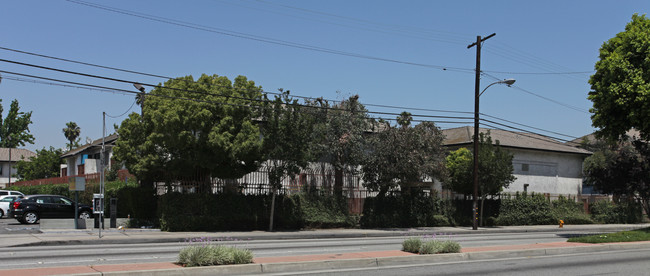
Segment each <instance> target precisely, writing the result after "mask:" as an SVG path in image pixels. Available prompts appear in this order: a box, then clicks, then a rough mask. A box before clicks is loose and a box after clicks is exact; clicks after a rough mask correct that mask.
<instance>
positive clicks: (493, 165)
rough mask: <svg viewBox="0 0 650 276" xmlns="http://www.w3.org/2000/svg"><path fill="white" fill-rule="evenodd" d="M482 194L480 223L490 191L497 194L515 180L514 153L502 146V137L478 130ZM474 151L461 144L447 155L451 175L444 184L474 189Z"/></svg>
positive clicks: (463, 191)
mask: <svg viewBox="0 0 650 276" xmlns="http://www.w3.org/2000/svg"><path fill="white" fill-rule="evenodd" d="M479 143H480V144H479V145H480V146H479V167H478V172H479V197H480V198H481V208H480V213H481V225H482V224H483V205H484V203H485V199H486V197H487V196H488V195H496V194H498V193H500V192H501V191H503V189H504V188H508V187H509V186H510V183H512V182H514V181H515V179H516V178H515V176H514V175H513V174H512V173H513V172H514V167H513V166H512V159H513V155H512V154H511V153H509V152H508V151H506V150H504V149H502V148H501V146H500V145H499V140H496V142H495V143H493V142H492V137H490V133H489V132H488V133H487V134H484V133H480V134H479ZM473 162H474V157H473V152H471V151H470V150H468V149H466V148H460V149H458V150H456V151H453V152H451V153H450V154H449V155H448V156H447V163H446V166H447V170H448V171H449V179H448V181H447V182H446V183H445V187H446V188H448V189H450V190H452V191H454V192H456V193H459V194H464V195H469V194H473V193H474V178H473V176H472V175H473V172H474V164H473Z"/></svg>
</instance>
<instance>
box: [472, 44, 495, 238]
mask: <svg viewBox="0 0 650 276" xmlns="http://www.w3.org/2000/svg"><path fill="white" fill-rule="evenodd" d="M495 35H496V33H493V34H491V35H488V36H487V37H485V38H483V39H482V38H481V36H480V35H479V36H476V42H475V43H472V44H470V45H468V46H467V49H469V48H472V46H476V78H475V81H474V172H473V178H474V194H473V201H472V230H477V229H478V114H479V111H478V106H479V97H480V96H481V93H479V91H480V86H481V43H482V42H483V41H485V40H488V39H489V38H491V37H493V36H495Z"/></svg>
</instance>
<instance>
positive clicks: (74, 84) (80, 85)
mask: <svg viewBox="0 0 650 276" xmlns="http://www.w3.org/2000/svg"><path fill="white" fill-rule="evenodd" d="M0 72H2V73H6V74H11V75H19V76H25V77H30V78H36V79H43V80H49V81H54V82H58V83H48V82H43V81H36V80H25V79H20V78H15V77H11V76H8V77H7V76H5V77H4V78H5V79H8V80H15V81H23V82H33V83H40V84H47V85H59V86H66V87H75V88H80V89H89V90H95V91H100V92H113V93H114V92H119V93H121V94H139V93H140V92H135V91H129V90H124V89H119V88H111V87H105V86H98V85H92V84H85V83H78V82H71V81H65V80H59V79H53V78H46V77H40V76H34V75H28V74H22V73H16V72H10V71H4V70H0ZM61 83H63V84H61ZM147 96H156V97H163V98H168V99H174V100H189V101H194V102H202V103H212V104H220V105H229V106H237V107H244V108H252V107H254V106H251V105H239V104H231V103H224V102H216V101H208V100H199V99H193V98H185V97H175V96H168V95H160V94H147ZM134 104H135V101H134V102H133V103H132V105H131V107H129V109H128V110H127V111H126V112H125V113H123V114H121V115H119V116H110V115H109V117H111V118H118V117H121V116H123V115H124V114H126V113H127V112H128V111H129V110H131V109H132V108H133V105H134ZM298 106H301V107H307V108H317V109H327V110H337V111H344V112H346V110H342V109H337V108H332V107H319V106H308V105H298ZM362 112H365V113H368V114H381V115H396V116H399V115H400V114H399V113H389V112H375V111H368V110H366V111H362ZM353 113H354V112H353ZM411 116H412V117H422V118H438V119H460V120H471V119H473V118H471V117H452V116H432V115H418V114H411ZM367 119H369V120H377V119H381V120H386V121H396V120H397V119H394V118H382V117H374V118H373V117H367ZM481 120H483V121H485V122H489V123H492V124H496V125H500V126H503V127H507V128H511V129H516V130H520V131H523V132H525V133H530V134H535V135H540V136H543V137H548V138H552V139H556V140H564V141H569V140H565V139H561V138H557V137H551V136H548V135H543V134H539V133H535V132H531V131H527V130H524V129H520V128H516V127H513V126H509V125H506V124H502V123H498V122H494V121H491V120H486V119H481ZM412 121H414V122H434V123H439V124H461V125H463V124H465V125H468V124H470V122H469V121H442V120H418V119H414V120H412ZM484 125H489V124H486V123H484ZM489 126H491V127H493V128H495V129H500V130H504V129H501V128H499V127H494V126H493V125H489ZM506 131H507V130H506ZM562 135H563V134H562ZM565 136H566V135H565ZM529 137H531V138H535V137H532V136H529ZM537 139H538V138H537ZM541 140H544V139H541ZM544 141H547V140H544ZM558 143H559V142H558ZM559 144H561V143H559Z"/></svg>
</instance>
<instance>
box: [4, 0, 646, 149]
mask: <svg viewBox="0 0 650 276" xmlns="http://www.w3.org/2000/svg"><path fill="white" fill-rule="evenodd" d="M75 2H77V3H75ZM81 2H84V3H95V4H100V5H103V6H108V7H111V8H116V9H120V10H122V11H123V12H128V13H131V14H133V13H138V14H143V15H141V17H135V16H130V15H126V14H123V13H115V12H111V11H108V10H105V9H98V8H94V7H90V6H88V5H83V4H80V3H81ZM649 9H650V5H648V3H647V1H624V0H623V1H616V2H613V1H336V0H334V1H298V0H283V1H271V0H263V1H253V0H241V1H233V0H223V1H221V0H212V1H210V0H201V1H199V0H196V1H153V0H152V1H121V0H116V1H97V0H83V1H81V0H80V1H76V0H75V1H64V0H56V1H54V0H49V1H4V2H3V4H2V6H1V8H0V37H1V39H0V47H4V48H9V49H15V50H21V51H27V52H32V53H38V54H42V55H48V56H53V57H58V58H65V59H72V60H77V61H83V62H87V63H93V64H98V65H103V66H110V67H116V68H121V69H128V70H134V71H139V72H145V73H150V74H157V75H163V76H171V77H178V76H184V75H193V76H195V77H198V76H200V74H202V73H208V74H218V75H224V76H227V77H229V78H230V79H233V78H234V77H236V76H237V75H244V76H247V77H248V78H249V79H250V80H253V81H255V82H256V84H258V85H261V86H262V87H263V89H264V90H265V91H270V92H275V91H277V89H278V88H284V89H288V90H291V92H292V94H294V95H299V96H306V97H321V96H322V97H324V98H327V99H341V98H342V97H346V96H350V95H354V94H358V95H359V96H360V101H361V102H362V103H365V104H373V105H391V106H399V107H403V108H397V109H392V108H382V107H377V106H368V109H369V110H371V111H378V112H388V113H399V112H401V111H403V110H406V111H410V112H411V113H413V114H415V115H436V116H437V115H441V116H468V114H462V113H448V112H444V113H442V112H434V111H428V110H421V109H429V110H445V111H463V112H473V110H474V101H473V95H474V73H473V72H472V70H473V69H474V68H475V54H476V50H475V48H472V49H467V45H469V44H471V43H473V42H475V41H476V36H477V35H481V36H487V35H489V34H491V33H496V36H494V37H492V38H490V39H489V40H487V41H486V42H484V44H483V51H482V62H481V69H482V71H483V72H485V73H487V75H484V76H483V77H482V79H481V88H484V87H486V86H487V85H489V84H490V83H492V82H494V81H495V80H496V79H505V78H515V79H517V82H516V83H515V85H514V87H510V88H508V87H506V86H503V85H495V86H492V87H490V88H489V90H487V91H486V92H485V94H484V95H483V96H482V97H481V112H482V113H485V114H487V115H490V116H495V117H498V118H501V119H505V120H508V121H510V122H505V121H500V120H495V121H498V122H500V123H503V124H506V125H511V126H518V125H515V124H514V123H512V122H515V123H519V124H523V125H526V126H530V127H535V128H538V129H544V130H549V131H553V132H555V134H553V133H548V132H543V131H540V130H537V129H531V128H528V127H522V126H518V127H520V128H524V129H526V130H531V131H534V132H538V133H542V134H548V135H551V136H554V137H558V138H563V139H571V138H570V137H571V136H574V137H577V136H582V135H585V134H588V133H591V132H592V131H593V130H594V129H593V128H592V127H591V120H590V114H589V113H588V109H589V108H590V107H591V102H590V101H588V100H587V99H586V97H587V93H588V92H589V84H588V83H587V80H588V79H589V76H590V74H591V73H589V72H592V71H593V68H594V63H595V62H596V61H597V60H598V49H599V48H600V46H601V45H602V43H603V42H604V41H606V40H608V39H609V38H611V37H613V36H615V35H616V33H618V32H621V31H623V30H624V27H625V24H626V23H628V22H629V21H630V18H631V16H632V14H634V13H639V14H645V13H648V10H649ZM142 16H147V17H148V16H155V17H156V18H158V19H159V20H161V21H165V22H170V21H182V22H184V23H183V24H187V23H190V24H193V25H194V26H198V25H200V26H202V27H200V28H187V27H184V26H179V25H177V24H176V25H174V24H168V23H163V22H160V21H153V20H148V19H144V18H142ZM206 30H207V31H206ZM224 33H228V34H235V33H236V34H237V35H238V36H255V37H256V38H258V39H259V38H262V39H263V40H269V39H271V40H276V41H283V42H282V43H285V44H286V43H298V44H302V45H307V46H309V48H311V49H313V48H314V47H318V48H322V49H326V51H330V50H334V51H340V52H345V53H349V54H353V55H357V56H358V55H362V56H367V57H371V58H370V59H367V58H357V57H350V56H345V55H335V54H330V53H324V52H322V51H313V50H306V49H299V48H295V47H287V46H283V45H278V44H272V43H266V42H261V41H259V40H253V39H245V38H241V37H236V36H232V35H226V34H224ZM375 58H378V59H384V60H392V61H397V62H387V61H382V60H377V59H375ZM0 59H4V60H9V61H18V62H23V63H29V64H36V65H40V66H47V67H52V68H58V69H64V70H70V71H75V72H83V73H86V74H94V75H100V76H106V77H112V78H118V79H124V80H132V81H138V82H142V83H159V82H162V81H164V80H163V79H160V78H154V77H148V76H142V75H135V74H127V73H123V72H117V71H111V70H106V69H100V68H95V67H90V66H83V65H79V64H73V63H66V62H62V61H56V60H51V59H46V58H41V57H35V56H30V55H25V54H20V53H16V52H12V51H7V50H0ZM405 63H410V64H405ZM413 64H422V65H425V66H417V65H413ZM443 68H447V70H444V69H443ZM0 70H2V71H7V72H14V73H21V74H28V75H35V76H40V77H48V78H55V79H64V80H69V81H77V82H82V83H88V84H95V85H103V86H109V87H112V88H118V89H126V90H130V91H135V89H134V88H133V86H132V85H131V84H128V83H117V82H109V81H102V80H97V79H92V78H86V77H80V76H74V75H69V74H64V73H57V72H52V71H48V70H42V69H36V68H30V67H26V66H20V65H16V64H12V63H7V62H0ZM576 72H578V73H576ZM584 72H588V73H584ZM531 73H534V74H531ZM0 74H2V76H3V80H2V82H1V83H0V98H1V99H2V100H3V102H2V103H3V106H4V107H5V111H6V110H7V109H8V106H9V103H10V102H11V101H12V100H13V99H17V100H18V101H19V102H20V107H21V110H22V111H33V114H32V120H33V121H34V123H33V124H32V125H31V127H30V128H31V132H32V133H33V134H34V136H35V137H36V141H35V144H34V145H27V146H26V147H25V148H27V149H31V150H35V149H41V148H43V147H49V146H54V147H56V148H60V147H64V146H65V143H66V140H65V138H64V136H63V133H62V128H64V127H65V123H66V122H69V121H74V122H77V124H78V125H79V126H80V127H81V138H82V141H84V140H85V139H86V137H89V138H91V139H98V138H100V137H101V135H102V112H106V113H107V114H109V115H111V116H113V117H117V118H111V117H108V118H107V121H106V125H107V131H108V132H112V131H113V127H112V125H113V124H114V123H117V124H119V123H120V122H121V121H122V120H123V119H124V118H125V116H126V115H124V116H121V117H120V116H118V115H121V114H123V113H125V112H127V111H128V110H129V108H131V109H130V112H139V109H138V107H137V106H133V102H134V97H133V95H125V94H123V93H118V92H101V91H93V90H87V89H79V88H73V87H61V86H55V85H51V84H38V83H33V82H29V81H28V79H30V78H28V77H24V76H23V77H21V76H17V75H13V74H9V73H0ZM377 116H381V117H383V118H394V117H395V116H393V115H388V114H385V115H377ZM469 116H471V114H469ZM416 119H424V118H421V117H420V118H418V117H416ZM436 120H444V119H436ZM446 121H450V119H447V120H446ZM456 121H458V120H456ZM465 121H466V122H467V123H466V124H448V123H440V124H438V125H439V126H440V127H441V128H450V127H457V126H461V125H471V120H465ZM502 128H503V127H502ZM559 134H564V135H568V136H561V135H559Z"/></svg>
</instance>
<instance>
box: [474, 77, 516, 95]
mask: <svg viewBox="0 0 650 276" xmlns="http://www.w3.org/2000/svg"><path fill="white" fill-rule="evenodd" d="M502 83H503V84H506V85H508V86H511V85H512V84H514V83H515V79H505V80H500V81H497V82H493V83H490V85H488V86H486V87H485V88H484V89H483V91H481V93H479V94H478V96H479V97H480V96H481V95H483V92H485V90H487V89H488V88H490V86H492V85H495V84H502Z"/></svg>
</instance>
